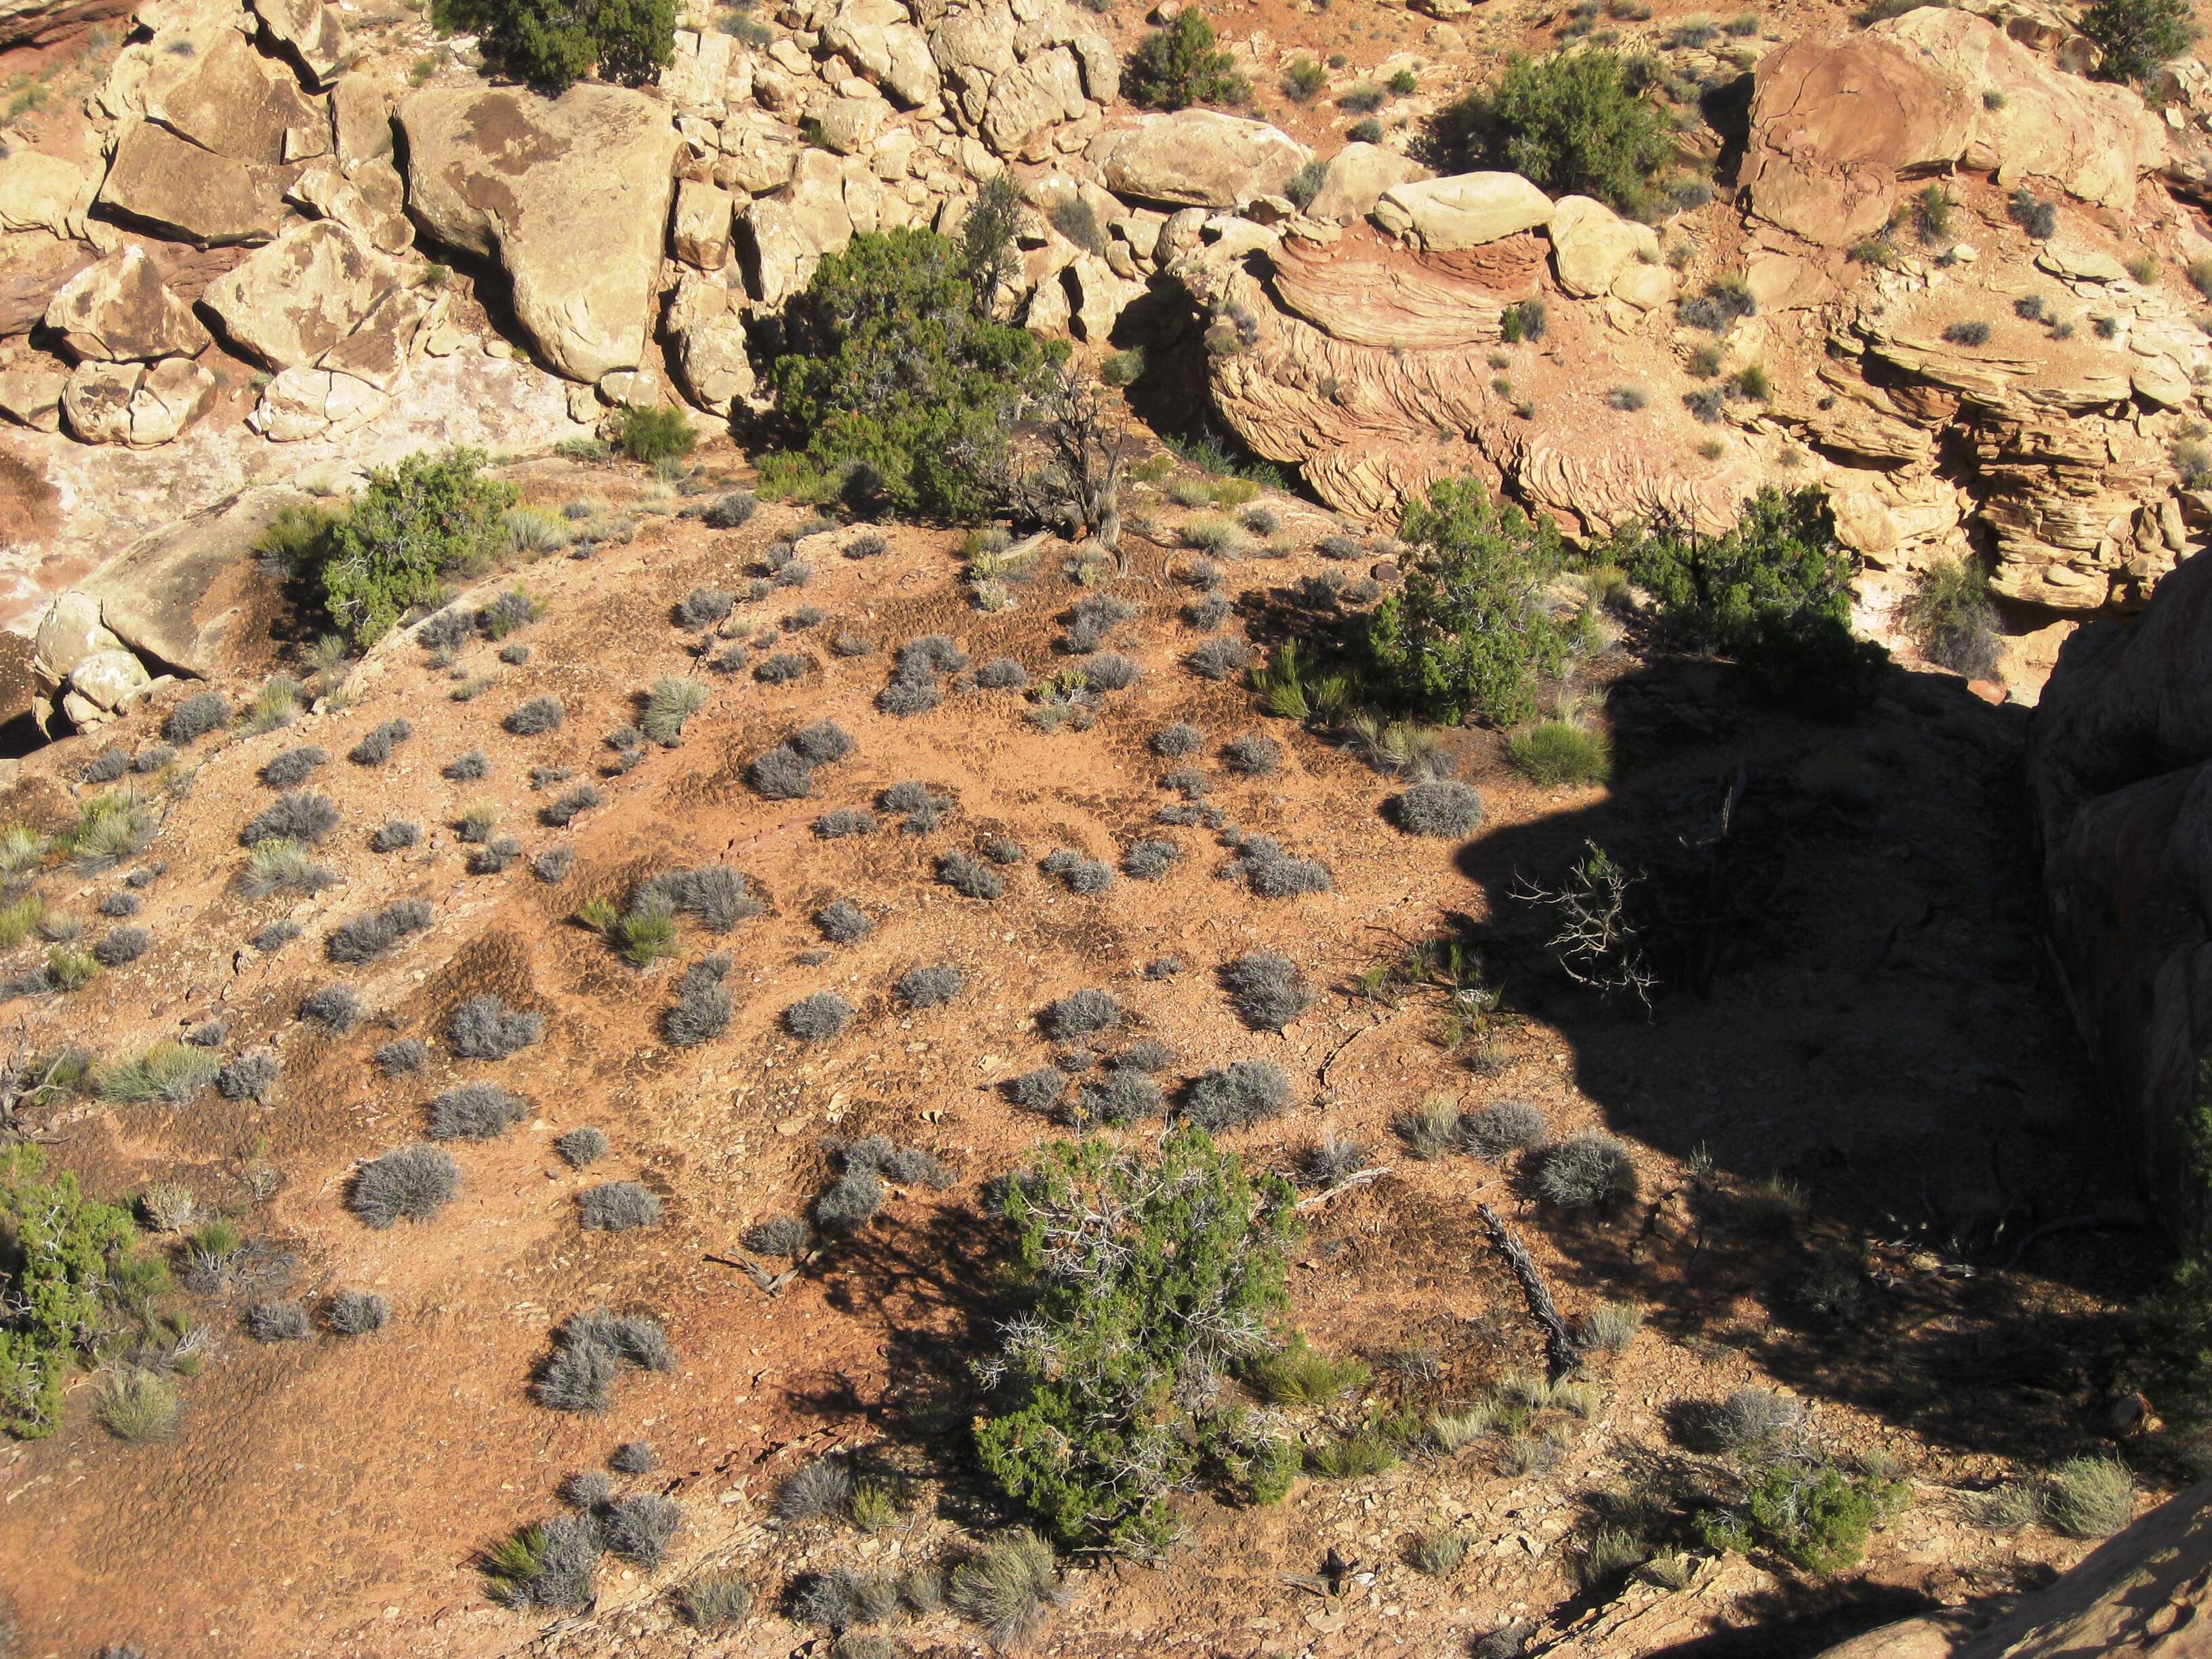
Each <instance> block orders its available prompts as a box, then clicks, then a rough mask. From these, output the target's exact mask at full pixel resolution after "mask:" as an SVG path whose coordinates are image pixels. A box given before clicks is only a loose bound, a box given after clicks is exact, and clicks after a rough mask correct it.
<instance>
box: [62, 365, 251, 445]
mask: <svg viewBox="0 0 2212 1659" xmlns="http://www.w3.org/2000/svg"><path fill="white" fill-rule="evenodd" d="M214 397H215V376H214V375H212V374H209V373H208V371H207V370H206V369H204V368H201V367H200V366H199V364H197V363H196V362H192V361H191V359H190V358H188V357H164V358H163V359H162V360H161V362H158V363H155V364H153V365H151V366H150V367H149V365H147V364H144V363H106V362H82V363H79V364H78V365H77V366H76V370H75V371H74V372H73V373H72V374H70V377H69V384H68V385H67V386H64V387H63V388H62V413H63V415H64V416H66V417H67V419H68V421H69V428H70V431H71V432H72V433H74V434H75V435H76V436H77V437H79V438H81V439H82V440H83V441H85V442H86V443H88V444H124V445H126V446H128V447H131V448H132V449H145V448H149V447H152V446H153V445H155V444H165V443H167V442H168V441H169V440H170V439H172V438H173V437H175V436H176V435H178V434H179V432H182V431H183V430H184V429H185V428H186V427H188V426H190V425H191V423H192V422H194V421H196V420H197V419H198V418H199V417H200V416H201V415H202V414H204V412H205V411H206V410H207V406H208V404H209V403H210V401H211V400H212V399H213V398H214Z"/></svg>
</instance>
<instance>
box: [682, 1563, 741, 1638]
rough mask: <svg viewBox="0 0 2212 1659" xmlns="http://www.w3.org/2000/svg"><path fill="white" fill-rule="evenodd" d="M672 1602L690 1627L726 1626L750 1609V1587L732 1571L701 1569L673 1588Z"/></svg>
mask: <svg viewBox="0 0 2212 1659" xmlns="http://www.w3.org/2000/svg"><path fill="white" fill-rule="evenodd" d="M676 1606H677V1609H678V1612H680V1613H682V1614H683V1615H684V1623H685V1624H687V1625H689V1626H691V1628H692V1629H694V1630H708V1631H712V1630H728V1629H730V1628H732V1627H733V1626H738V1625H741V1624H743V1623H744V1621H745V1615H746V1614H747V1613H750V1612H751V1611H752V1607H753V1587H752V1586H751V1585H750V1584H749V1583H746V1582H745V1581H744V1579H742V1578H740V1577H738V1575H737V1574H735V1573H733V1572H709V1573H704V1574H702V1575H701V1576H700V1577H696V1578H695V1579H693V1580H692V1581H691V1582H690V1583H688V1584H686V1585H684V1588H683V1589H680V1590H678V1591H677V1592H676Z"/></svg>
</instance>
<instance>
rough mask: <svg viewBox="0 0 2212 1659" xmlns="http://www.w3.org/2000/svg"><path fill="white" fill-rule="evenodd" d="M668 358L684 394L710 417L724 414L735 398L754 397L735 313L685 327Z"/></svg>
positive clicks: (742, 326) (740, 320) (742, 333)
mask: <svg viewBox="0 0 2212 1659" xmlns="http://www.w3.org/2000/svg"><path fill="white" fill-rule="evenodd" d="M670 358H671V362H670V367H671V368H673V369H674V370H675V371H676V376H677V379H678V380H679V381H681V382H682V384H683V386H684V395H685V396H687V397H688V398H690V400H691V401H692V402H693V403H695V404H697V405H698V406H699V407H700V408H702V409H703V410H708V412H710V413H712V414H715V415H727V414H728V413H729V412H730V410H731V409H732V407H733V406H734V405H735V404H736V403H737V400H738V398H750V397H751V396H752V394H753V366H752V360H751V358H750V356H748V355H747V353H746V349H745V321H744V318H743V317H742V316H740V315H739V314H738V313H735V312H727V311H726V312H723V313H720V314H719V315H717V316H712V317H701V318H697V319H693V320H692V321H690V322H689V323H687V324H686V325H684V326H683V327H682V328H680V329H678V331H676V349H675V350H674V351H673V352H671V354H670Z"/></svg>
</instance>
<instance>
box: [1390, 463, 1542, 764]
mask: <svg viewBox="0 0 2212 1659" xmlns="http://www.w3.org/2000/svg"><path fill="white" fill-rule="evenodd" d="M1399 534H1400V535H1401V537H1402V538H1404V539H1405V540H1406V541H1407V542H1409V543H1411V544H1413V551H1412V553H1411V554H1410V555H1409V556H1407V560H1406V580H1405V581H1404V583H1403V584H1402V585H1401V586H1400V587H1399V588H1398V589H1397V590H1396V591H1395V592H1393V593H1391V594H1390V595H1389V598H1387V599H1384V600H1383V602H1382V604H1380V605H1377V606H1376V608H1375V609H1374V611H1372V612H1371V613H1370V616H1369V618H1368V622H1367V624H1366V629H1367V638H1366V645H1367V654H1368V658H1369V659H1370V667H1371V670H1372V671H1373V673H1374V675H1375V678H1376V682H1377V684H1378V687H1379V688H1380V689H1382V690H1384V691H1386V692H1387V693H1389V695H1391V696H1393V697H1394V698H1395V701H1396V702H1399V703H1401V704H1402V705H1404V706H1405V707H1407V708H1413V709H1418V710H1419V711H1420V713H1421V714H1422V715H1423V717H1424V718H1425V719H1427V720H1434V721H1437V722H1438V723H1441V724H1456V723H1458V722H1459V721H1461V720H1466V719H1468V718H1469V717H1473V718H1475V719H1480V720H1488V721H1490V722H1492V723H1493V724H1496V725H1501V726H1503V725H1510V724H1511V723H1513V722H1514V721H1516V720H1525V719H1527V718H1528V715H1529V714H1531V713H1532V712H1533V711H1534V708H1535V679H1536V676H1537V675H1539V674H1556V673H1558V672H1559V669H1560V667H1561V665H1562V664H1563V663H1564V661H1565V655H1566V641H1565V638H1564V636H1563V635H1561V633H1560V631H1559V628H1558V627H1557V626H1556V625H1555V624H1554V623H1553V621H1552V619H1551V617H1550V616H1549V615H1548V614H1547V612H1546V611H1544V610H1543V608H1542V606H1541V603H1540V601H1539V599H1538V588H1539V586H1541V583H1542V581H1543V579H1544V578H1545V577H1546V576H1547V575H1548V574H1551V573H1552V572H1553V571H1555V570H1557V569H1558V568H1559V566H1560V564H1561V563H1562V562H1564V560H1565V544H1563V543H1562V542H1561V540H1560V538H1559V532H1558V531H1557V530H1556V529H1554V528H1553V526H1552V525H1551V524H1550V522H1549V521H1548V520H1541V519H1539V520H1531V519H1529V518H1528V516H1527V515H1526V514H1524V513H1522V512H1521V511H1520V510H1519V509H1518V508H1516V507H1511V506H1508V505H1505V504H1504V503H1501V502H1498V501H1492V499H1491V497H1490V495H1489V494H1488V493H1487V492H1486V490H1485V489H1483V487H1482V485H1481V484H1480V483H1478V482H1476V481H1475V480H1474V479H1472V478H1462V479H1447V480H1444V481H1443V482H1440V483H1436V484H1434V485H1431V488H1430V490H1429V495H1428V499H1427V500H1426V501H1415V502H1413V504H1412V505H1411V506H1409V507H1407V509H1406V515H1405V520H1404V522H1403V524H1402V526H1401V528H1400V531H1399Z"/></svg>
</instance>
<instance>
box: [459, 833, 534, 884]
mask: <svg viewBox="0 0 2212 1659" xmlns="http://www.w3.org/2000/svg"><path fill="white" fill-rule="evenodd" d="M521 856H522V843H521V842H519V841H517V840H515V838H514V837H513V836H493V837H492V838H491V839H490V840H489V841H488V842H485V843H484V844H483V846H481V847H479V848H477V849H476V850H475V851H474V852H472V853H471V854H469V873H470V874H471V875H472V876H495V875H497V874H499V872H501V871H502V870H504V869H506V868H507V866H509V865H510V864H513V862H514V861H515V860H517V859H519V858H520V857H521Z"/></svg>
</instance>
